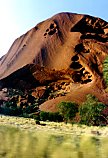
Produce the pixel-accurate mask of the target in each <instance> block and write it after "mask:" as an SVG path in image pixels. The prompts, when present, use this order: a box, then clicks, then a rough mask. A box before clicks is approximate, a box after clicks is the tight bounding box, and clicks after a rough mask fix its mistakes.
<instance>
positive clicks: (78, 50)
mask: <svg viewBox="0 0 108 158" xmlns="http://www.w3.org/2000/svg"><path fill="white" fill-rule="evenodd" d="M82 51H84V46H83V44H82V43H80V44H77V45H76V46H75V52H77V53H81V52H82Z"/></svg>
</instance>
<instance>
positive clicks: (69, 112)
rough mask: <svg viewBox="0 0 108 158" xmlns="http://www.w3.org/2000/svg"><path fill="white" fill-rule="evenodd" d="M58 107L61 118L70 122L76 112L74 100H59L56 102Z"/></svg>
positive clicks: (76, 106) (76, 107)
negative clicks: (59, 101)
mask: <svg viewBox="0 0 108 158" xmlns="http://www.w3.org/2000/svg"><path fill="white" fill-rule="evenodd" d="M58 109H59V113H60V115H61V116H62V117H63V120H64V121H65V122H66V123H67V122H72V120H73V119H74V117H75V116H76V113H77V112H78V105H77V104H76V103H74V102H61V103H59V104H58Z"/></svg>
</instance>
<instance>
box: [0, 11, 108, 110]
mask: <svg viewBox="0 0 108 158" xmlns="http://www.w3.org/2000/svg"><path fill="white" fill-rule="evenodd" d="M107 55H108V23H107V22H106V21H104V20H102V19H100V18H97V17H92V16H89V15H82V14H74V13H59V14H57V15H55V16H53V17H51V18H49V19H47V20H45V21H43V22H41V23H39V24H37V25H36V26H35V27H34V28H32V29H31V30H29V31H28V32H27V33H25V34H24V35H22V36H21V37H19V38H17V39H16V40H15V41H14V43H13V44H12V46H11V48H10V49H9V51H8V53H7V54H6V55H4V56H3V58H1V60H0V85H1V89H3V88H6V87H7V88H8V87H11V88H16V89H17V88H18V89H20V88H22V89H25V90H30V89H34V91H33V95H34V97H40V98H41V97H44V96H47V97H46V100H45V102H44V103H43V104H42V105H40V109H42V110H46V111H56V105H57V104H58V103H59V102H60V101H75V102H77V103H80V102H82V101H83V100H84V98H85V96H86V95H87V94H93V95H95V96H96V97H97V98H98V99H99V100H100V101H102V102H103V103H105V104H108V97H107V96H108V94H107V93H106V92H105V82H104V79H103V61H104V59H105V58H106V56H107Z"/></svg>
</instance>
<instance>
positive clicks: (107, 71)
mask: <svg viewBox="0 0 108 158" xmlns="http://www.w3.org/2000/svg"><path fill="white" fill-rule="evenodd" d="M103 77H104V80H105V82H106V85H107V86H108V56H107V57H106V59H105V60H104V63H103Z"/></svg>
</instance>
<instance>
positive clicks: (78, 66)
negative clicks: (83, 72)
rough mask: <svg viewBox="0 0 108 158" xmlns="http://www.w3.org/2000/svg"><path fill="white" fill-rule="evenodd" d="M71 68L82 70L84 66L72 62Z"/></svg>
mask: <svg viewBox="0 0 108 158" xmlns="http://www.w3.org/2000/svg"><path fill="white" fill-rule="evenodd" d="M70 68H72V69H80V68H82V65H81V64H80V63H79V62H72V64H71V65H70Z"/></svg>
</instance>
